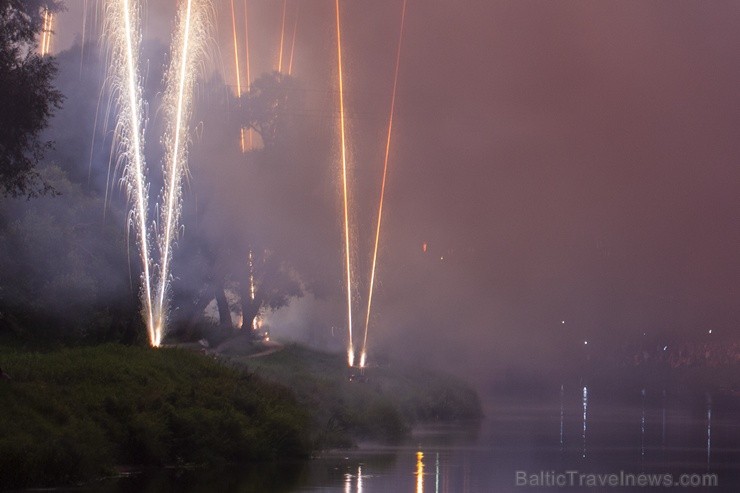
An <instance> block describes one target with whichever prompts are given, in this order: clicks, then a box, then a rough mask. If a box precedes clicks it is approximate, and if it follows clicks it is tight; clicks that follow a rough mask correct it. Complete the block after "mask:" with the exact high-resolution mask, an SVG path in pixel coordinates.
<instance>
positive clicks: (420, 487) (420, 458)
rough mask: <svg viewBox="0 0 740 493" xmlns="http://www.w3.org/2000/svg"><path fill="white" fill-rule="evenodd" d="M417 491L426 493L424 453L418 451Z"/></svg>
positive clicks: (417, 492)
mask: <svg viewBox="0 0 740 493" xmlns="http://www.w3.org/2000/svg"><path fill="white" fill-rule="evenodd" d="M416 493H424V453H423V452H421V451H419V452H416Z"/></svg>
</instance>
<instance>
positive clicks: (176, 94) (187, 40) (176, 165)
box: [153, 0, 207, 346]
mask: <svg viewBox="0 0 740 493" xmlns="http://www.w3.org/2000/svg"><path fill="white" fill-rule="evenodd" d="M206 2H207V0H187V1H185V2H183V4H182V6H181V8H180V11H179V13H178V31H177V34H176V37H175V38H174V39H173V42H172V50H171V52H172V59H171V62H170V68H169V70H168V72H167V77H166V90H165V97H164V105H165V112H166V115H167V129H166V131H165V139H164V141H165V144H166V146H167V149H166V153H167V154H166V157H165V167H164V175H165V187H166V188H165V192H164V196H163V204H164V209H163V211H162V218H161V219H162V224H163V225H164V227H163V229H162V230H161V232H160V236H159V252H160V262H161V264H162V265H161V268H160V273H159V286H158V296H157V304H156V311H155V316H156V320H155V334H154V336H155V337H154V343H153V345H154V346H159V344H160V343H161V341H162V337H163V335H164V328H165V321H166V320H165V319H166V312H167V306H166V295H167V289H168V286H169V277H170V262H171V257H172V242H173V241H174V239H175V237H176V234H177V229H178V223H179V219H180V210H181V201H182V186H181V183H182V177H183V174H184V173H185V170H186V169H187V159H188V139H187V131H188V128H189V123H190V116H191V114H192V95H193V88H194V86H195V81H196V78H197V73H198V71H197V64H198V62H199V60H200V57H199V55H200V54H202V51H203V45H204V40H205V38H206V35H205V31H206V27H205V26H206V24H207V21H206V11H207V8H206V7H207V6H206Z"/></svg>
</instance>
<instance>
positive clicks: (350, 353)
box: [335, 0, 355, 366]
mask: <svg viewBox="0 0 740 493" xmlns="http://www.w3.org/2000/svg"><path fill="white" fill-rule="evenodd" d="M335 3H336V14H337V15H336V18H337V72H338V74H337V77H338V82H339V134H340V138H341V146H342V202H343V204H344V258H345V266H346V271H347V329H348V331H349V340H348V343H347V362H348V364H349V366H354V363H355V349H354V345H353V343H352V268H351V258H350V229H349V200H348V197H347V195H348V193H347V138H346V135H345V125H344V84H343V81H342V29H341V16H340V14H339V0H335Z"/></svg>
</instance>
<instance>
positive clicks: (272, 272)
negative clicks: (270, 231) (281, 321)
mask: <svg viewBox="0 0 740 493" xmlns="http://www.w3.org/2000/svg"><path fill="white" fill-rule="evenodd" d="M243 265H244V266H245V267H246V269H243V270H242V272H244V274H243V275H242V276H241V278H242V280H241V282H240V283H239V284H240V293H239V298H240V303H241V309H242V327H246V328H251V327H253V326H254V319H255V318H257V317H258V316H259V314H260V312H261V311H262V310H263V309H270V310H276V309H278V308H280V307H282V306H285V305H287V304H288V301H290V298H300V297H301V296H303V289H302V286H301V282H300V280H299V279H298V276H297V275H296V273H295V272H294V271H293V270H292V269H290V267H288V265H287V264H286V263H285V262H281V261H280V260H279V259H278V258H277V257H276V256H275V255H274V254H273V253H272V252H271V251H269V250H264V251H262V252H261V254H259V255H255V254H254V252H252V251H250V255H249V261H248V262H246V263H244V264H243Z"/></svg>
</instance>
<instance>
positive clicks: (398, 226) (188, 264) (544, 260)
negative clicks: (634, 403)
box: [58, 0, 740, 382]
mask: <svg viewBox="0 0 740 493" xmlns="http://www.w3.org/2000/svg"><path fill="white" fill-rule="evenodd" d="M148 3H149V7H150V12H149V14H148V19H147V20H148V22H149V25H150V27H148V28H147V33H146V34H147V36H149V37H156V36H161V35H162V34H161V33H164V32H167V33H168V32H169V24H167V23H168V22H171V21H169V20H167V19H172V18H174V17H173V15H172V14H171V13H170V12H169V10H168V9H169V8H170V7H168V5H169V4H170V2H156V1H150V2H148ZM240 4H241V2H239V0H236V2H235V5H236V6H240ZM250 5H253V6H254V7H253V8H254V12H253V13H250V43H251V46H252V49H253V53H252V54H251V55H252V61H253V64H252V72H253V73H254V74H255V76H257V75H259V74H263V73H265V72H268V71H270V70H271V69H272V68H273V64H274V63H275V55H276V49H277V48H276V46H277V42H278V41H279V40H278V36H279V30H278V28H279V23H280V15H281V7H282V5H281V2H258V1H250ZM332 7H333V6H332V5H330V4H329V3H326V5H324V4H319V3H317V4H311V5H309V4H308V3H304V4H303V5H302V9H301V16H302V17H301V24H300V28H299V33H300V34H299V36H300V37H299V39H298V42H297V46H296V55H295V59H296V61H295V67H294V71H293V73H294V76H295V83H296V85H295V91H294V93H293V96H292V97H291V107H290V109H289V111H288V116H289V117H290V118H289V125H288V126H287V128H286V130H285V132H284V133H283V134H282V136H283V140H282V141H281V143H280V145H277V146H275V147H274V148H272V149H267V150H264V151H259V152H255V153H249V154H246V155H245V154H241V153H240V152H239V148H238V126H235V125H234V120H233V118H237V117H235V116H234V115H236V114H238V111H237V108H236V106H237V105H236V102H235V100H234V98H233V96H231V95H233V93H234V91H233V89H232V88H230V87H229V86H232V85H234V74H233V73H232V70H233V67H232V65H233V62H232V60H233V56H232V55H233V54H232V53H231V52H230V49H231V48H230V46H231V39H230V36H231V32H230V24H229V23H230V19H229V18H228V16H224V15H223V14H224V13H223V12H220V11H219V12H218V13H217V14H218V19H220V20H219V29H218V34H217V39H216V44H217V45H218V46H219V47H220V53H219V54H218V56H216V55H214V73H213V74H212V76H210V77H208V78H207V80H206V81H205V82H203V83H202V84H201V86H200V87H199V89H198V90H197V98H196V102H195V104H196V107H195V108H194V118H195V119H196V120H198V121H199V123H198V125H196V128H195V130H194V131H193V132H192V135H191V138H192V140H193V146H192V152H191V156H190V167H191V176H190V180H189V185H187V186H186V190H185V195H184V210H183V221H182V223H183V225H184V227H183V230H182V231H181V237H180V240H179V242H178V246H177V248H176V249H175V251H174V257H173V259H174V260H173V274H174V275H175V276H176V277H177V279H176V282H175V289H176V290H177V291H178V293H180V294H182V293H188V294H187V296H185V295H183V299H186V298H187V299H193V298H195V297H197V296H198V295H203V296H206V295H208V293H206V291H207V290H206V289H205V288H204V286H205V285H206V284H207V283H209V282H211V277H212V276H213V275H215V273H218V274H219V275H232V276H233V277H234V279H233V280H234V281H236V280H237V279H236V277H238V275H237V273H238V272H239V269H244V265H245V264H246V254H247V252H248V251H249V249H250V248H252V249H254V250H255V251H259V252H262V251H264V250H266V249H267V250H270V251H271V252H272V254H273V255H274V256H276V257H278V258H280V259H282V261H283V262H284V263H285V264H286V266H287V267H286V268H288V269H289V270H291V271H293V272H295V273H296V275H297V276H298V277H299V278H300V281H301V283H302V284H303V285H304V286H305V288H306V292H307V293H308V294H307V295H306V296H304V297H303V298H301V299H292V300H291V302H290V304H289V305H288V306H287V307H286V308H283V309H282V310H279V311H277V312H275V313H274V314H272V315H270V316H269V317H268V320H270V325H271V327H272V332H273V334H274V335H275V336H276V337H279V336H278V334H280V335H282V334H285V335H286V336H292V337H296V338H299V339H301V340H308V341H313V342H314V343H316V344H326V345H327V346H328V347H335V345H334V342H333V341H334V339H333V338H332V336H331V334H332V327H333V328H334V329H335V333H339V334H341V333H344V332H345V331H346V327H344V324H345V323H346V322H345V318H346V313H345V311H344V310H343V308H342V292H343V281H342V236H341V220H340V210H341V209H340V203H339V190H338V186H339V183H338V181H337V180H338V176H339V175H338V161H337V140H336V139H337V133H336V124H337V113H336V112H337V94H336V87H335V76H336V73H335V69H334V68H333V67H334V66H335V60H334V58H333V56H334V55H333V53H334V51H333V49H334V44H333V43H334V40H333V37H332V36H333V35H332V21H333V17H332ZM239 8H241V7H239ZM289 14H290V11H289ZM738 15H739V14H738V12H737V11H736V9H732V8H731V7H729V6H722V5H713V7H712V8H708V7H706V6H704V5H703V4H701V3H690V4H682V5H680V6H676V5H673V4H671V5H668V4H661V3H646V2H633V3H609V4H607V3H596V2H592V3H587V4H586V3H562V2H557V3H550V4H543V3H541V2H530V1H518V2H513V3H512V2H508V3H497V2H483V1H478V0H471V1H467V2H462V3H459V2H444V1H436V2H434V1H432V2H411V3H410V4H409V10H408V12H407V31H406V37H405V41H404V43H405V44H404V49H403V53H402V56H401V65H400V74H399V93H398V100H397V119H396V121H395V122H394V136H393V145H392V148H391V153H390V165H389V166H390V173H389V176H388V188H387V190H386V203H385V212H386V213H387V215H386V216H385V217H384V223H383V236H382V238H381V243H380V251H379V259H378V262H379V264H378V277H377V281H378V285H377V290H376V294H375V298H374V302H373V304H374V307H375V308H374V310H373V318H372V319H371V331H370V334H369V340H368V345H369V350H370V360H371V361H372V359H373V357H374V355H380V354H382V355H395V356H397V357H403V358H406V359H408V360H409V361H418V362H423V363H424V364H427V365H429V364H436V365H438V366H440V367H443V368H446V369H450V370H452V371H455V372H457V373H461V374H464V375H467V376H473V377H474V378H477V379H479V380H480V381H484V382H485V381H487V380H488V379H489V378H493V377H492V376H491V375H494V374H496V373H497V372H499V371H500V370H502V369H504V368H509V367H518V368H529V369H533V370H541V371H542V372H543V373H544V372H545V371H549V370H551V369H552V368H557V367H559V366H562V365H567V364H570V363H569V362H573V361H576V360H578V359H579V358H582V357H583V349H584V348H583V346H584V345H583V341H584V340H589V341H590V344H589V347H593V348H594V349H593V350H594V351H597V352H598V351H603V352H606V351H608V350H609V349H610V348H613V347H619V346H620V345H622V344H624V343H626V342H627V341H632V340H635V339H636V338H639V337H640V336H641V334H642V333H644V332H647V333H648V334H650V336H651V337H655V338H660V339H664V340H669V339H677V340H681V339H692V338H697V337H699V334H706V332H707V329H709V328H712V329H714V334H715V335H717V337H732V334H733V333H734V332H733V331H734V330H735V325H736V321H737V319H738V316H739V315H740V314H739V313H738V308H737V303H736V300H737V295H738V293H740V286H739V285H738V283H737V279H740V275H739V274H740V262H739V261H738V257H737V254H736V252H737V251H738V245H740V229H738V228H737V227H736V224H735V222H736V213H735V211H736V210H738V207H739V206H740V204H739V203H738V200H739V199H738V195H737V193H736V190H737V189H738V185H740V174H738V171H737V166H735V163H736V162H737V157H738V148H737V143H736V140H737V139H736V136H737V134H738V131H740V128H738V121H737V118H736V116H735V113H734V110H733V109H732V108H734V104H735V103H734V102H735V101H736V99H737V96H736V92H737V91H736V88H737V87H738V83H739V82H740V68H738V65H737V63H735V58H736V57H735V51H736V50H735V49H734V46H737V44H738V43H737V41H740V40H738V39H737V38H738V36H739V34H738V31H737V29H735V26H736V25H737V24H738V21H740V19H739V18H738ZM227 21H228V23H227ZM343 22H344V23H345V25H346V26H347V28H346V29H345V31H344V32H345V33H346V35H345V36H343V39H342V41H343V44H344V46H343V52H344V53H346V56H347V63H346V77H347V79H346V81H345V83H346V86H347V102H346V104H347V108H348V113H349V115H348V116H349V122H350V128H349V141H350V143H351V163H352V164H351V169H350V173H351V176H352V179H351V181H352V190H351V193H352V197H353V199H352V201H353V211H354V218H353V219H354V224H355V230H356V232H357V242H356V244H355V250H354V254H355V262H356V269H355V271H356V272H357V273H358V281H357V285H356V286H354V287H353V293H354V299H355V306H356V307H357V310H360V318H362V313H361V310H362V308H361V307H363V306H364V301H365V300H364V297H365V296H366V290H367V285H366V283H367V279H366V277H367V275H369V268H370V253H371V249H372V241H373V238H372V235H373V233H374V231H373V225H374V221H375V219H376V218H375V213H376V210H377V208H376V200H377V197H378V192H379V187H380V179H381V173H382V157H383V150H384V149H383V145H384V142H385V141H384V129H385V128H386V127H385V125H386V124H387V114H388V107H389V104H390V95H391V86H392V77H393V68H394V62H395V43H396V40H397V29H398V27H399V22H400V3H399V2H394V1H390V0H388V1H386V0H383V1H378V2H372V3H367V2H349V3H347V4H346V6H345V9H344V10H343ZM287 25H288V26H290V25H291V23H290V22H287ZM151 26H160V27H157V28H154V27H151ZM162 26H164V27H162ZM165 27H167V29H165ZM227 27H228V29H227ZM58 29H59V30H60V31H64V25H63V24H62V21H61V20H60V24H59V27H58ZM155 45H156V46H158V47H159V48H158V49H161V50H162V51H161V52H160V53H164V52H165V50H166V49H164V48H162V46H166V44H157V43H154V42H149V43H148V46H150V47H152V49H151V52H148V53H149V54H148V55H147V58H149V60H150V62H149V67H150V73H149V75H148V76H147V82H148V83H149V82H151V81H153V83H152V84H154V83H158V82H159V80H160V76H159V75H155V73H156V72H157V70H159V68H160V67H162V66H163V65H164V63H163V61H164V58H163V57H164V56H165V55H155V54H154V52H156V51H157V50H155V49H154V48H153V47H154V46H155ZM157 56H159V57H161V58H159V59H158V58H157ZM60 60H61V58H60ZM218 60H222V61H218ZM86 63H87V62H86ZM73 65H75V67H73V69H71V70H72V71H71V72H70V73H71V74H73V73H74V71H75V70H76V71H79V64H76V62H74V63H73ZM88 66H89V65H85V64H83V67H85V68H86V67H88ZM62 68H63V70H66V69H64V67H62ZM81 85H84V87H85V88H86V89H85V90H84V92H86V93H87V96H85V94H83V91H82V90H80V94H79V102H80V103H81V104H84V105H86V106H90V105H92V104H93V100H94V98H95V97H96V96H97V94H98V90H99V89H98V87H93V86H94V81H92V80H90V81H89V82H84V84H81ZM148 90H152V89H151V87H150V88H149V89H148ZM76 97H77V96H76ZM72 104H73V103H72V102H71V101H68V102H67V107H69V106H70V105H72ZM65 111H66V110H65ZM150 111H152V108H151V107H150ZM150 116H152V117H153V119H152V120H151V122H150V125H152V126H154V125H156V124H157V123H156V118H154V116H155V115H153V114H152V115H150ZM87 118H88V117H87V116H85V117H84V118H82V117H80V119H79V121H81V122H82V121H84V122H85V126H84V127H82V126H78V127H79V128H75V127H74V126H72V127H73V129H74V130H79V133H80V134H81V135H80V139H79V142H82V143H84V142H87V141H88V139H89V135H90V134H89V131H90V128H89V127H88V126H87V125H88V124H87V121H88V120H87ZM70 131H72V130H70ZM104 138H106V137H104ZM101 142H102V141H101ZM148 144H149V146H150V148H151V149H149V148H148V149H147V152H150V153H153V154H154V155H156V153H157V152H158V151H157V150H156V148H157V147H158V146H159V143H158V142H156V140H153V139H149V140H148ZM80 147H81V150H84V148H85V146H84V145H83V144H80ZM79 153H80V151H79V150H74V151H70V153H69V155H70V156H77V155H79ZM83 154H84V153H83ZM70 159H71V158H70ZM157 159H158V157H150V158H149V159H148V161H149V162H150V163H152V165H154V163H158V162H159V161H158V160H157ZM94 162H95V164H94V167H93V170H92V176H93V182H94V183H99V182H98V180H102V179H103V177H104V176H105V175H106V171H105V170H107V162H106V159H105V153H104V152H103V151H102V150H101V151H98V150H96V151H95V152H94ZM80 169H81V170H84V166H83V167H81V168H80ZM84 173H85V171H81V175H80V176H82V175H84ZM156 186H158V185H154V186H153V187H156ZM98 187H100V185H98ZM425 243H426V244H427V245H428V248H427V251H426V252H424V251H423V249H422V245H423V244H425ZM91 248H92V247H91ZM134 277H135V275H134ZM124 278H126V279H127V274H124ZM174 296H175V297H176V298H177V297H178V296H180V295H178V294H177V293H176V294H175V295H174ZM209 296H210V295H209ZM189 303H190V305H192V301H190V302H189ZM174 305H176V306H178V307H180V308H179V310H178V311H176V312H175V313H174V314H173V317H175V318H177V317H178V316H180V314H181V312H183V313H182V314H183V315H184V312H185V311H186V310H185V308H183V307H184V306H185V305H183V304H178V303H174ZM190 305H188V306H190ZM563 321H565V324H563V323H562V322H563ZM563 362H565V363H563Z"/></svg>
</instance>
